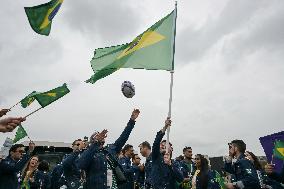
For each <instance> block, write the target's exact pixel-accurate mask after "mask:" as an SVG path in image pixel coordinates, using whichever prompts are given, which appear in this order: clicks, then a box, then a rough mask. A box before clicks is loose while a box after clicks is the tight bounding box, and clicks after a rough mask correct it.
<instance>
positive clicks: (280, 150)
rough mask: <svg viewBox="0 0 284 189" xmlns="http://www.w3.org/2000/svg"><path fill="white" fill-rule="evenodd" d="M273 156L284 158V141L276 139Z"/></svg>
mask: <svg viewBox="0 0 284 189" xmlns="http://www.w3.org/2000/svg"><path fill="white" fill-rule="evenodd" d="M273 156H274V157H276V158H278V159H282V160H284V141H282V140H276V141H275V145H274V149H273Z"/></svg>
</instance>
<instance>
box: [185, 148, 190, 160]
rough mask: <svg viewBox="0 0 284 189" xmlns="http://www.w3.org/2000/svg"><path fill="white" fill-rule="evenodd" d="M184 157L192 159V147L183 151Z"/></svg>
mask: <svg viewBox="0 0 284 189" xmlns="http://www.w3.org/2000/svg"><path fill="white" fill-rule="evenodd" d="M183 155H184V157H185V158H187V159H192V149H186V150H185V151H184V153H183Z"/></svg>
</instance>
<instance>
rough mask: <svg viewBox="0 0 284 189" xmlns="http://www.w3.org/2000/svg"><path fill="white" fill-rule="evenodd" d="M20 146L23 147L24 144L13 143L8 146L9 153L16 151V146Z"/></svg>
mask: <svg viewBox="0 0 284 189" xmlns="http://www.w3.org/2000/svg"><path fill="white" fill-rule="evenodd" d="M22 147H25V146H24V145H23V144H14V145H13V146H12V147H11V148H10V150H9V154H10V153H11V152H16V151H17V149H18V148H22Z"/></svg>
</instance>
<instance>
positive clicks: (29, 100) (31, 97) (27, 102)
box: [21, 91, 38, 108]
mask: <svg viewBox="0 0 284 189" xmlns="http://www.w3.org/2000/svg"><path fill="white" fill-rule="evenodd" d="M36 94H38V92H36V91H33V92H32V93H31V94H29V95H28V96H26V97H25V98H24V99H22V100H21V105H22V107H23V108H26V107H28V106H29V105H30V104H31V103H32V102H33V101H34V100H35V95H36Z"/></svg>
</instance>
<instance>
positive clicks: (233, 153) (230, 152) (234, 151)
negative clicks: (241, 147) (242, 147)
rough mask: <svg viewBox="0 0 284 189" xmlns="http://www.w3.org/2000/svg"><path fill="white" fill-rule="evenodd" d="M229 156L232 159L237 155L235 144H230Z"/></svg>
mask: <svg viewBox="0 0 284 189" xmlns="http://www.w3.org/2000/svg"><path fill="white" fill-rule="evenodd" d="M229 155H230V156H232V157H234V156H235V155H236V147H235V146H234V144H229Z"/></svg>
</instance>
